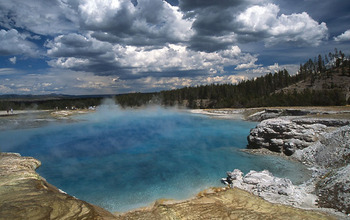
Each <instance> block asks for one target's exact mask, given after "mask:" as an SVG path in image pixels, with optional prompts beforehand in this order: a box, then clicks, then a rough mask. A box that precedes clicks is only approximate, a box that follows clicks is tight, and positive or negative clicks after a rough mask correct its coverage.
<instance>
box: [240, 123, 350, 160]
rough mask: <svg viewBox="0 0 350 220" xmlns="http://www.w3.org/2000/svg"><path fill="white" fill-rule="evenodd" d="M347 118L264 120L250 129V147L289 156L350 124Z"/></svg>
mask: <svg viewBox="0 0 350 220" xmlns="http://www.w3.org/2000/svg"><path fill="white" fill-rule="evenodd" d="M349 124H350V120H346V119H317V118H298V117H279V118H272V119H267V120H264V121H262V122H261V123H260V124H258V125H257V126H256V127H255V128H254V129H252V130H251V131H250V134H249V136H248V146H247V147H248V149H257V148H267V149H269V150H270V151H273V152H278V153H280V152H282V153H284V154H286V155H287V156H290V155H292V154H293V153H294V152H295V151H296V150H298V149H304V148H306V147H309V146H310V145H312V144H314V143H315V142H316V141H317V140H319V138H320V137H321V136H322V135H324V134H326V133H328V132H330V131H332V130H334V129H335V128H337V127H342V126H345V125H349Z"/></svg>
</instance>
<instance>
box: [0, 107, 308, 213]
mask: <svg viewBox="0 0 350 220" xmlns="http://www.w3.org/2000/svg"><path fill="white" fill-rule="evenodd" d="M78 119H79V120H80V121H79V122H75V123H66V124H62V123H60V124H58V123H57V124H56V123H52V124H51V125H48V126H44V127H40V128H31V129H22V130H19V129H17V130H10V131H1V132H0V140H2V141H1V142H2V144H1V145H0V146H1V150H2V151H7V152H18V153H20V154H22V155H23V156H33V157H35V158H37V159H39V160H40V161H41V162H42V167H40V168H39V169H38V170H37V171H38V173H39V174H40V175H42V176H43V177H45V178H46V179H47V180H48V181H49V182H50V183H52V184H54V185H56V186H57V187H58V188H60V189H62V190H63V191H65V192H67V193H69V194H71V195H73V196H75V197H77V198H80V199H82V200H85V201H88V202H91V203H93V204H96V205H99V206H102V207H104V208H106V209H108V210H110V211H126V210H129V209H132V208H136V207H140V206H145V205H148V204H149V203H151V202H152V201H154V200H156V199H159V198H174V199H184V198H188V197H191V196H193V195H195V194H196V193H198V192H199V191H201V190H203V189H205V188H208V187H210V186H220V185H221V184H220V178H221V177H225V176H226V171H230V170H233V169H235V168H238V169H241V170H242V171H243V172H244V173H246V172H248V171H249V170H252V169H253V170H263V169H268V170H270V171H271V172H272V173H273V174H274V175H276V176H280V177H288V178H290V179H292V181H294V182H300V181H302V180H303V178H305V176H304V175H305V172H306V170H305V168H304V167H302V166H300V165H299V164H296V163H292V162H288V161H284V160H282V159H280V158H277V157H268V156H253V155H248V154H246V153H242V152H240V151H239V149H242V148H245V146H246V144H247V141H246V137H247V135H248V134H249V130H250V129H251V128H253V127H254V126H255V125H256V123H253V122H246V121H241V120H220V119H213V118H209V117H207V116H203V115H194V114H190V113H187V112H184V111H176V110H170V109H162V108H148V109H142V110H127V111H125V110H124V111H123V110H120V109H118V107H116V106H104V107H102V108H101V109H100V110H99V111H97V112H96V113H92V114H88V115H84V116H79V118H78Z"/></svg>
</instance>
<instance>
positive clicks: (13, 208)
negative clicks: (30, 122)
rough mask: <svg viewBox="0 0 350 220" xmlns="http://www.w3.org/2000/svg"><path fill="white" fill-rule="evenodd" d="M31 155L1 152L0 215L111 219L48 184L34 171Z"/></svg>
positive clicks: (35, 161) (37, 162) (34, 164)
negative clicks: (23, 155)
mask: <svg viewBox="0 0 350 220" xmlns="http://www.w3.org/2000/svg"><path fill="white" fill-rule="evenodd" d="M40 165H41V163H40V161H38V160H36V159H34V158H32V157H21V156H20V155H19V154H14V153H0V219H4V220H5V219H6V220H11V219H113V218H114V216H113V215H112V214H111V213H110V212H108V211H106V210H104V209H102V208H100V207H97V206H94V205H91V204H89V203H87V202H84V201H82V200H79V199H76V198H74V197H72V196H70V195H67V194H66V193H64V192H63V191H60V190H59V189H57V188H56V187H55V186H53V185H51V184H49V183H48V182H47V181H46V180H45V179H43V178H42V177H41V176H39V174H37V173H36V172H35V169H37V168H38V167H39V166H40Z"/></svg>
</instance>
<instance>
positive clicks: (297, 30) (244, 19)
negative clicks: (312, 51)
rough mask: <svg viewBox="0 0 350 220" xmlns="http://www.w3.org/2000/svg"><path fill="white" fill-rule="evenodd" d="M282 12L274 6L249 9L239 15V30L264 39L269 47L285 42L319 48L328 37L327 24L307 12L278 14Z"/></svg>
mask: <svg viewBox="0 0 350 220" xmlns="http://www.w3.org/2000/svg"><path fill="white" fill-rule="evenodd" d="M279 11H280V9H279V7H278V6H277V5H275V4H271V3H270V4H267V5H262V6H260V5H255V6H252V7H249V8H248V9H246V10H245V11H244V12H242V13H240V14H239V15H238V16H237V19H236V21H237V23H238V24H239V28H238V31H239V32H240V33H241V34H243V36H245V35H244V34H246V35H251V36H252V37H256V39H263V40H264V41H265V43H266V45H268V46H271V45H275V44H280V43H285V42H291V43H293V42H294V43H296V45H312V46H318V45H319V44H320V43H321V41H322V40H324V39H327V38H328V28H327V26H326V24H325V23H324V22H322V23H321V24H319V23H318V22H317V21H315V20H314V19H312V18H311V17H310V16H309V15H308V13H306V12H303V13H299V14H296V13H293V14H291V15H285V14H281V15H279Z"/></svg>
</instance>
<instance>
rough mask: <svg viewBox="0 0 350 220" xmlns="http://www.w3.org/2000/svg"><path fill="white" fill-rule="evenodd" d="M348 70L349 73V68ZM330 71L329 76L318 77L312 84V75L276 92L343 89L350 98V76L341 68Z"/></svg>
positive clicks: (347, 97)
mask: <svg viewBox="0 0 350 220" xmlns="http://www.w3.org/2000/svg"><path fill="white" fill-rule="evenodd" d="M346 71H347V73H348V74H349V69H347V70H346ZM330 73H331V75H330V76H329V77H327V76H325V77H319V78H316V79H315V81H314V82H313V84H311V76H309V77H308V78H307V79H305V80H301V81H299V82H296V83H295V84H292V85H290V86H287V87H285V88H283V89H279V90H277V91H276V92H277V93H279V92H281V91H283V92H284V93H291V92H294V91H297V92H298V93H301V92H303V91H304V90H305V89H309V90H315V91H322V90H332V89H341V90H343V91H344V93H345V95H346V100H348V99H349V97H350V76H349V75H345V74H343V73H342V72H341V69H340V68H335V69H334V70H332V71H331V72H330Z"/></svg>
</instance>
